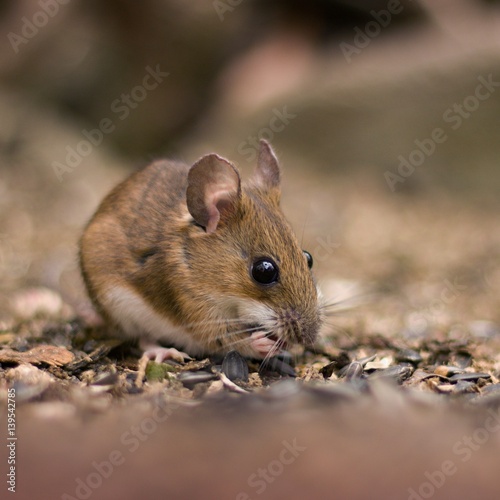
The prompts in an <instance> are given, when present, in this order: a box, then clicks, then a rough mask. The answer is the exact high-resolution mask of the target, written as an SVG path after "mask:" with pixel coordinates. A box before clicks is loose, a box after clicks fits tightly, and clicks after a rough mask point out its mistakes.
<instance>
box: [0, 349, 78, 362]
mask: <svg viewBox="0 0 500 500" xmlns="http://www.w3.org/2000/svg"><path fill="white" fill-rule="evenodd" d="M74 359H75V356H74V354H73V353H72V352H70V351H68V350H67V349H66V348H64V347H57V346H53V345H39V346H36V347H34V348H33V349H30V350H29V351H26V352H18V351H14V350H13V349H8V348H7V349H0V363H31V364H32V365H38V364H40V363H46V364H48V365H52V366H63V365H66V364H68V363H71V361H73V360H74Z"/></svg>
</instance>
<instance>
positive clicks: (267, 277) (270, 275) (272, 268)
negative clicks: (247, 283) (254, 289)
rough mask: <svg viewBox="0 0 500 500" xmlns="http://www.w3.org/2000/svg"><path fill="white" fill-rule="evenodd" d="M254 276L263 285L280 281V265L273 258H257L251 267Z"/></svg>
mask: <svg viewBox="0 0 500 500" xmlns="http://www.w3.org/2000/svg"><path fill="white" fill-rule="evenodd" d="M250 271H251V273H252V278H253V279H254V280H255V281H256V282H257V283H260V284H261V285H271V284H273V283H276V282H277V281H278V275H279V271H278V266H277V265H276V263H275V262H274V260H273V259H271V258H269V257H262V258H260V259H257V260H256V261H255V262H254V263H253V264H252V268H251V270H250Z"/></svg>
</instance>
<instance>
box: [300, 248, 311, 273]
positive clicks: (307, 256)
mask: <svg viewBox="0 0 500 500" xmlns="http://www.w3.org/2000/svg"><path fill="white" fill-rule="evenodd" d="M302 251H303V252H304V255H305V256H306V259H307V267H308V268H309V269H311V267H312V266H313V262H314V261H313V256H312V255H311V254H310V253H309V252H308V251H307V250H302Z"/></svg>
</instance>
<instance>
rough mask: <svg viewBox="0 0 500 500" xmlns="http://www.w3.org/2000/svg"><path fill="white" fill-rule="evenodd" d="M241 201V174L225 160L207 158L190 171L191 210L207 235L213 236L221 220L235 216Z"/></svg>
mask: <svg viewBox="0 0 500 500" xmlns="http://www.w3.org/2000/svg"><path fill="white" fill-rule="evenodd" d="M240 200H241V180H240V174H239V173H238V171H237V170H236V168H235V167H234V166H233V165H232V164H231V163H230V162H228V161H227V160H225V159H224V158H221V157H220V156H218V155H216V154H209V155H206V156H203V157H202V158H200V159H199V160H198V161H197V162H196V163H195V164H194V165H193V166H192V167H191V169H190V170H189V173H188V186H187V192H186V202H187V207H188V210H189V213H190V214H191V215H192V216H193V219H194V220H195V221H196V222H197V223H198V224H199V225H200V226H203V227H204V228H205V229H206V231H207V233H213V232H214V231H215V230H216V229H217V226H218V224H219V221H220V220H224V219H227V218H229V217H230V216H231V215H233V214H234V213H235V212H236V210H237V209H238V205H239V202H240Z"/></svg>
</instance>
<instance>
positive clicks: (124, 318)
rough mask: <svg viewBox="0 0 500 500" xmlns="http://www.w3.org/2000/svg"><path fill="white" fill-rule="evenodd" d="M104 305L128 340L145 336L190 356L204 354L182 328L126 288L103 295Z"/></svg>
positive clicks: (110, 290)
mask: <svg viewBox="0 0 500 500" xmlns="http://www.w3.org/2000/svg"><path fill="white" fill-rule="evenodd" d="M103 302H104V303H105V305H106V310H107V311H108V313H109V314H110V315H111V317H112V318H113V319H114V320H115V321H116V322H117V323H118V324H119V325H120V326H121V328H122V329H123V331H124V332H125V333H126V334H127V335H130V336H131V337H141V336H144V334H146V335H147V336H148V337H149V338H150V339H151V340H164V341H167V342H172V343H173V344H174V345H176V346H177V347H180V348H182V349H186V350H189V352H190V353H191V354H197V353H202V352H203V351H204V349H203V347H202V346H201V344H199V343H198V342H196V341H195V340H193V338H192V337H191V335H190V334H189V333H188V332H187V331H186V330H185V329H184V328H182V327H179V326H176V325H173V324H172V323H171V322H170V321H169V320H168V319H167V318H165V317H164V316H161V315H160V314H158V313H157V312H156V311H155V310H154V309H153V308H152V307H151V306H150V305H149V304H147V303H146V302H145V300H144V299H143V298H142V297H141V296H140V295H139V294H137V293H135V292H134V291H133V290H131V289H130V288H128V287H123V286H113V287H112V288H110V289H109V290H108V291H107V292H105V293H104V300H103Z"/></svg>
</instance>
